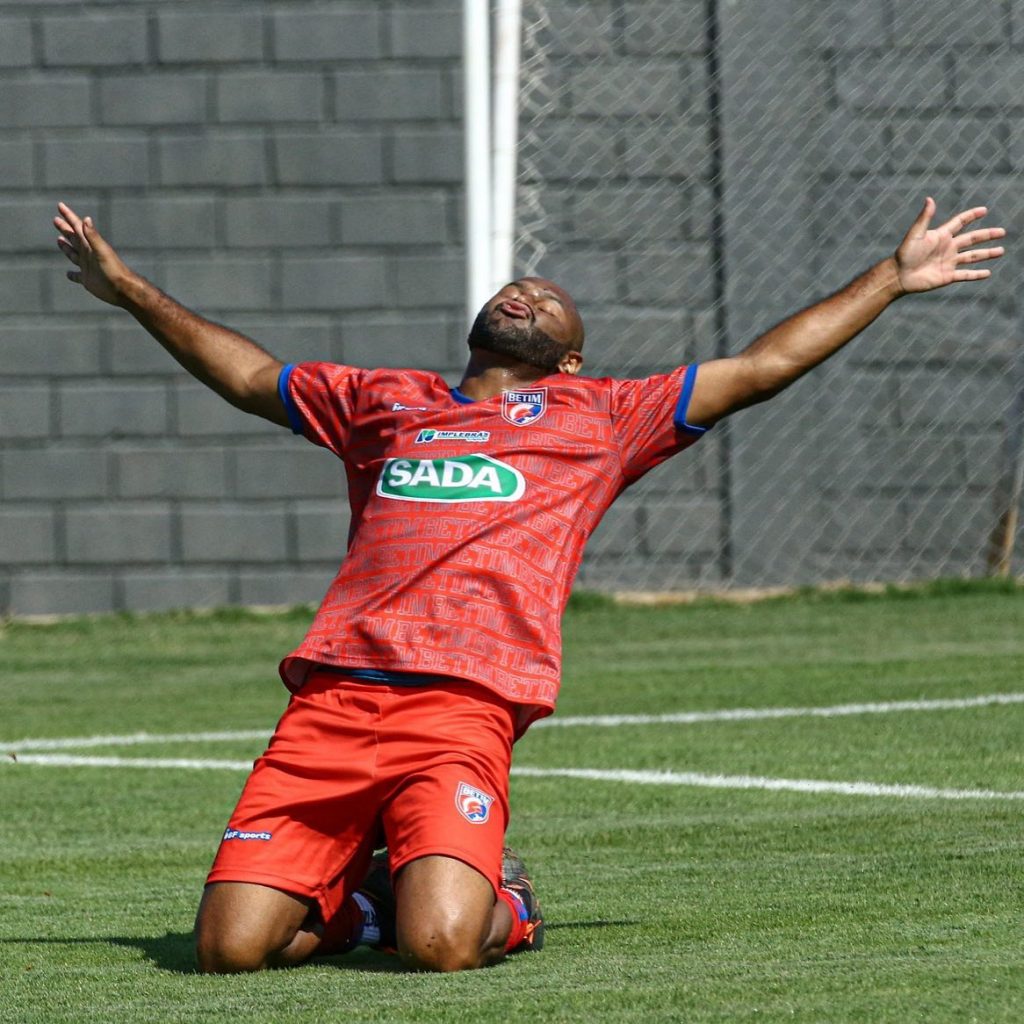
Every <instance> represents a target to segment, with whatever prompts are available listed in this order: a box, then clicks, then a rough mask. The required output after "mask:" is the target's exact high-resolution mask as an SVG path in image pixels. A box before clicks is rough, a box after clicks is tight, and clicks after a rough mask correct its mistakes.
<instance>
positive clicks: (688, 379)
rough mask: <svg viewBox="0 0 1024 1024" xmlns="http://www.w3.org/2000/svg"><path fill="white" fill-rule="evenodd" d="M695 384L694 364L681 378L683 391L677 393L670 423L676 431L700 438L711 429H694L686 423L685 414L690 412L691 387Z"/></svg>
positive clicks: (695, 371)
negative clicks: (677, 397)
mask: <svg viewBox="0 0 1024 1024" xmlns="http://www.w3.org/2000/svg"><path fill="white" fill-rule="evenodd" d="M696 383H697V364H696V363H694V364H693V365H692V366H688V367H687V368H686V373H685V375H684V376H683V390H682V391H680V392H679V401H678V402H677V403H676V412H675V415H674V416H673V417H672V422H673V423H674V424H675V425H676V430H682V431H685V432H686V433H687V434H697V435H698V436H700V435H701V434H706V433H707V432H708V431H709V430H710V429H711V428H710V427H695V426H694V425H693V424H692V423H687V422H686V414H687V413H688V412H689V410H690V396H691V395H692V394H693V385H694V384H696Z"/></svg>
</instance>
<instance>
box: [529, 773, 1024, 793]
mask: <svg viewBox="0 0 1024 1024" xmlns="http://www.w3.org/2000/svg"><path fill="white" fill-rule="evenodd" d="M512 774H513V775H520V776H524V777H526V778H531V779H550V778H562V779H585V780H588V781H591V782H629V783H633V784H636V785H641V786H698V787H701V788H704V789H766V790H774V791H781V792H789V793H838V794H840V795H842V796H895V797H903V798H907V797H923V798H927V799H932V800H1024V792H1014V791H1010V792H1000V791H998V790H994V789H936V788H934V787H932V786H909V785H901V784H898V783H897V784H891V785H886V784H883V783H878V782H832V781H826V780H822V779H772V778H766V777H764V776H760V775H707V774H705V773H703V772H656V771H631V770H629V769H610V770H608V769H604V768H524V767H516V768H513V769H512Z"/></svg>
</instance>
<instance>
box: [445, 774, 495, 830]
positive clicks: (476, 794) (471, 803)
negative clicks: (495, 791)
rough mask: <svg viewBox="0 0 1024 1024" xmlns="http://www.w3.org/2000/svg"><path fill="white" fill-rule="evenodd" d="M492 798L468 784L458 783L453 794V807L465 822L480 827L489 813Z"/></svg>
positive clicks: (492, 801)
mask: <svg viewBox="0 0 1024 1024" xmlns="http://www.w3.org/2000/svg"><path fill="white" fill-rule="evenodd" d="M493 803H494V797H493V796H491V795H490V794H489V793H485V792H484V791H483V790H482V789H477V788H476V786H471V785H470V784H469V783H468V782H460V783H459V788H458V789H457V790H456V792H455V806H456V807H457V808H458V809H459V814H461V815H462V816H463V817H464V818H465V819H466V821H468V822H470V823H471V824H473V825H482V824H483V823H484V822H485V821H487V819H488V817H489V816H490V813H491V804H493Z"/></svg>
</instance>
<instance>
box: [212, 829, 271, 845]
mask: <svg viewBox="0 0 1024 1024" xmlns="http://www.w3.org/2000/svg"><path fill="white" fill-rule="evenodd" d="M273 835H274V834H273V832H242V831H240V830H239V829H237V828H226V829H225V830H224V841H225V842H227V841H228V840H229V839H261V840H263V842H267V840H269V839H271V838H273Z"/></svg>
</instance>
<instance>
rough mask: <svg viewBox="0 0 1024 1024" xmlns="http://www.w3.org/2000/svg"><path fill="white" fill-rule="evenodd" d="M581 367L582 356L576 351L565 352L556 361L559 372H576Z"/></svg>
mask: <svg viewBox="0 0 1024 1024" xmlns="http://www.w3.org/2000/svg"><path fill="white" fill-rule="evenodd" d="M582 368H583V356H582V355H581V354H580V353H579V352H576V351H572V352H566V353H565V355H564V356H562V358H561V359H559V361H558V369H559V372H560V373H571V374H577V373H579V372H580V370H581V369H582Z"/></svg>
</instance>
